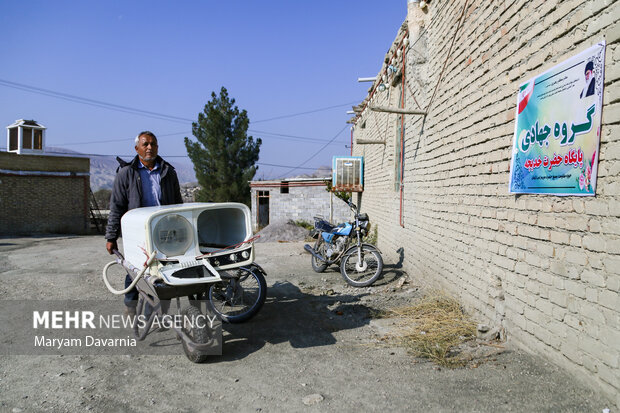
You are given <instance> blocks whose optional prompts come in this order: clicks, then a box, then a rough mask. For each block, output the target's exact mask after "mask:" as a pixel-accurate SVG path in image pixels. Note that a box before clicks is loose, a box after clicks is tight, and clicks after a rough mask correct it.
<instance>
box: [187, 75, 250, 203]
mask: <svg viewBox="0 0 620 413" xmlns="http://www.w3.org/2000/svg"><path fill="white" fill-rule="evenodd" d="M249 124H250V120H249V119H248V114H247V112H246V111H245V110H241V111H240V110H239V108H238V107H237V106H235V99H231V98H230V97H229V96H228V91H227V90H226V88H224V87H222V89H221V90H220V94H219V96H217V95H216V94H215V92H212V93H211V100H210V101H209V102H208V103H207V104H206V105H205V108H204V111H203V112H201V113H199V114H198V122H193V123H192V134H193V135H194V137H195V138H196V140H197V142H195V141H191V140H190V139H189V138H187V137H186V138H185V147H186V148H187V155H188V156H189V158H190V159H191V160H192V163H193V164H194V171H196V177H197V178H198V183H199V184H200V190H199V191H198V192H197V194H196V201H200V202H242V203H245V204H246V205H249V203H250V184H249V181H250V180H251V179H252V178H253V177H254V175H255V174H256V170H257V169H258V167H257V166H255V163H256V161H258V154H259V151H260V145H261V143H262V141H261V139H260V138H258V139H256V141H255V140H254V138H253V137H252V136H248V126H249Z"/></svg>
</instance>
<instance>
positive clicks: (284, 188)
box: [280, 181, 288, 194]
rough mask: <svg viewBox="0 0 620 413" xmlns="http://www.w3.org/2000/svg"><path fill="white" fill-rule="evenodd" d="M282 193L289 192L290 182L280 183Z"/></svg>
mask: <svg viewBox="0 0 620 413" xmlns="http://www.w3.org/2000/svg"><path fill="white" fill-rule="evenodd" d="M280 193H281V194H288V182H284V181H283V182H281V183H280Z"/></svg>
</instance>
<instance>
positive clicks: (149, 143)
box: [136, 135, 157, 162]
mask: <svg viewBox="0 0 620 413" xmlns="http://www.w3.org/2000/svg"><path fill="white" fill-rule="evenodd" d="M136 152H137V153H138V156H139V157H140V159H142V160H143V161H145V162H152V161H154V160H155V159H156V158H157V139H155V138H153V137H151V136H148V135H140V140H139V141H138V145H137V146H136Z"/></svg>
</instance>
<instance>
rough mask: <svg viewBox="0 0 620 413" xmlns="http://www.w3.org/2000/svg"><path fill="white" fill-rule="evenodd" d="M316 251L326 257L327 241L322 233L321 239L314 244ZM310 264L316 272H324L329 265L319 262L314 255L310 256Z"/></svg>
mask: <svg viewBox="0 0 620 413" xmlns="http://www.w3.org/2000/svg"><path fill="white" fill-rule="evenodd" d="M314 251H315V252H316V253H318V254H319V255H322V256H325V240H324V239H323V236H322V235H321V233H319V237H318V238H317V240H316V241H315V243H314ZM310 263H311V264H312V269H313V270H314V272H323V271H325V269H326V268H327V263H326V262H325V261H321V260H319V259H318V258H316V257H315V256H314V255H312V254H310Z"/></svg>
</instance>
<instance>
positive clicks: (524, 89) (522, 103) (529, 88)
mask: <svg viewBox="0 0 620 413" xmlns="http://www.w3.org/2000/svg"><path fill="white" fill-rule="evenodd" d="M533 91H534V80H532V81H531V82H530V83H527V84H525V85H523V86H521V89H519V98H518V100H519V112H518V113H521V112H523V109H525V107H526V106H527V102H528V101H529V100H530V97H531V96H532V92H533Z"/></svg>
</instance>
